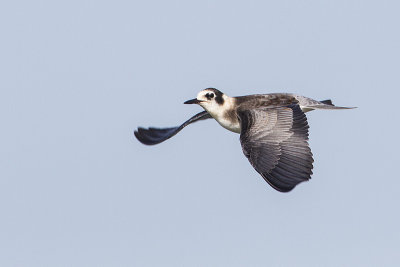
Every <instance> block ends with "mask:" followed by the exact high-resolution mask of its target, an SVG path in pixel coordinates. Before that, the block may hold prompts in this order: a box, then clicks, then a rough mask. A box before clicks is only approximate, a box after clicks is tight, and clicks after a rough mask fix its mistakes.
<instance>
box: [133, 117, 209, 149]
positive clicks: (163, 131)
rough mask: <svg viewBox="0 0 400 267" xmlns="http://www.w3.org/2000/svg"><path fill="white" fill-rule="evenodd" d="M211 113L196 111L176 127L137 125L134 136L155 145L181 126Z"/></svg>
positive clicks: (179, 129) (174, 132) (144, 142)
mask: <svg viewBox="0 0 400 267" xmlns="http://www.w3.org/2000/svg"><path fill="white" fill-rule="evenodd" d="M210 118H211V115H210V114H208V112H206V111H203V112H200V113H197V114H196V115H194V116H193V117H191V118H190V119H188V120H187V121H185V122H184V123H183V124H182V125H181V126H177V127H170V128H153V127H150V128H142V127H139V128H138V129H137V130H136V131H135V132H134V133H135V136H136V138H137V139H138V140H139V141H140V142H141V143H143V144H145V145H156V144H159V143H161V142H164V141H165V140H167V139H169V138H171V137H172V136H174V135H176V134H177V133H178V132H179V131H181V130H182V129H183V128H185V127H186V126H188V125H189V124H191V123H193V122H196V121H199V120H205V119H210Z"/></svg>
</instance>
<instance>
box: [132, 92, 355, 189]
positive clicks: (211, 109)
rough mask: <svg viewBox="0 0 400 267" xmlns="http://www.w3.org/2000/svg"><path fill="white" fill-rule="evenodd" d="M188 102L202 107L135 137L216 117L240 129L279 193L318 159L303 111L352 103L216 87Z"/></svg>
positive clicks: (167, 133) (160, 135) (164, 135)
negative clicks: (179, 121)
mask: <svg viewBox="0 0 400 267" xmlns="http://www.w3.org/2000/svg"><path fill="white" fill-rule="evenodd" d="M184 104H198V105H200V106H201V107H202V108H203V109H204V111H202V112H200V113H197V114H196V115H194V116H193V117H191V118H190V119H188V120H187V121H185V122H184V123H183V124H181V125H180V126H177V127H169V128H155V127H149V128H143V127H138V129H137V130H135V131H134V135H135V137H136V138H137V139H138V140H139V141H140V142H141V143H143V144H145V145H156V144H159V143H161V142H164V141H165V140H167V139H169V138H171V137H173V136H174V135H176V134H177V133H178V132H180V131H181V130H182V129H183V128H185V127H186V126H188V125H189V124H192V123H194V122H197V121H201V120H206V119H211V118H213V119H215V120H216V121H217V122H218V123H219V124H220V125H221V126H222V127H224V128H225V129H227V130H229V131H232V132H234V133H238V134H240V138H239V139H240V143H241V146H242V150H243V153H244V155H245V156H246V158H247V159H248V160H249V162H250V164H251V165H252V166H253V168H254V169H255V170H256V171H257V172H258V173H259V174H260V175H261V176H262V177H263V178H264V180H265V181H266V182H267V183H268V184H269V185H270V186H271V187H272V188H274V189H275V190H277V191H279V192H289V191H291V190H292V189H293V188H294V187H296V186H297V185H298V184H299V183H301V182H304V181H308V180H309V179H311V175H312V169H313V162H314V159H313V154H312V152H311V149H310V147H309V144H308V140H309V133H308V129H309V125H308V122H307V117H306V114H305V113H306V112H309V111H312V110H317V109H326V110H333V109H352V108H354V107H339V106H335V105H334V104H333V103H332V101H331V100H330V99H328V100H322V101H317V100H314V99H311V98H308V97H304V96H301V95H296V94H291V93H271V94H254V95H246V96H237V97H229V96H228V95H226V94H224V93H222V92H221V91H219V90H218V89H216V88H206V89H204V90H202V91H200V92H199V93H198V94H197V97H196V98H194V99H191V100H188V101H186V102H184Z"/></svg>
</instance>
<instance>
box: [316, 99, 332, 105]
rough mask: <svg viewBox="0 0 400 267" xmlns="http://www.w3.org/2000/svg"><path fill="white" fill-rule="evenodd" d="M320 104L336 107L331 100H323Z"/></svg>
mask: <svg viewBox="0 0 400 267" xmlns="http://www.w3.org/2000/svg"><path fill="white" fill-rule="evenodd" d="M319 102H321V103H324V104H325V105H329V106H334V104H333V103H332V100H330V99H326V100H322V101H319Z"/></svg>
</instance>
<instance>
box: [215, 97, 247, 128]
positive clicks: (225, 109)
mask: <svg viewBox="0 0 400 267" xmlns="http://www.w3.org/2000/svg"><path fill="white" fill-rule="evenodd" d="M207 112H208V113H210V115H211V116H212V117H213V118H214V119H215V120H216V121H217V122H218V123H219V124H220V125H221V126H222V127H224V128H225V129H227V130H229V131H232V132H235V133H240V123H239V120H238V118H237V114H236V99H235V98H233V97H229V96H226V95H224V103H223V104H222V105H220V106H219V107H218V108H214V109H212V110H207Z"/></svg>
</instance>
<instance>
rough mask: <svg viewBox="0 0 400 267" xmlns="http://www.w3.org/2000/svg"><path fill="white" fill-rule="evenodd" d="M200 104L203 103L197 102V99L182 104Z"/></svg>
mask: <svg viewBox="0 0 400 267" xmlns="http://www.w3.org/2000/svg"><path fill="white" fill-rule="evenodd" d="M200 102H203V101H201V100H197V99H196V98H195V99H190V100H188V101H185V102H184V103H183V104H199V103H200Z"/></svg>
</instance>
